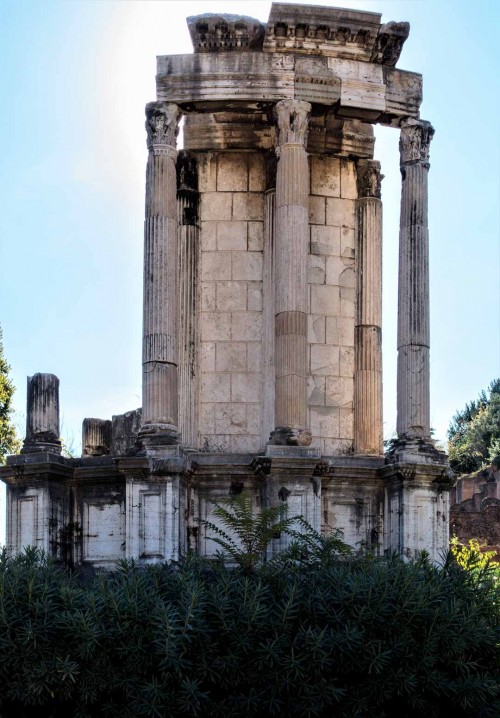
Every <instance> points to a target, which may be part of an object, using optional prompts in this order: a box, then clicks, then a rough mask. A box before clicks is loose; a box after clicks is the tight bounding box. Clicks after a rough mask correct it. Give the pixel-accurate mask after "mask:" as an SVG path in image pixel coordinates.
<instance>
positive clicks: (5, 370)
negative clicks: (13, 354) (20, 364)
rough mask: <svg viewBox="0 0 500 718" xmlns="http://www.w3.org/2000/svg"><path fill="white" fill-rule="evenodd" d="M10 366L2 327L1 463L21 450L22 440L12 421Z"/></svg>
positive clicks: (0, 369) (0, 384) (0, 383)
mask: <svg viewBox="0 0 500 718" xmlns="http://www.w3.org/2000/svg"><path fill="white" fill-rule="evenodd" d="M9 371H10V366H9V365H8V364H7V361H6V359H5V357H4V355H3V343H2V330H1V328H0V464H3V463H4V461H5V457H6V456H7V454H15V453H16V452H17V451H19V447H20V441H19V439H18V437H17V434H16V430H15V428H14V424H13V423H12V411H13V410H12V396H13V394H14V391H15V388H14V384H13V383H12V380H11V379H9Z"/></svg>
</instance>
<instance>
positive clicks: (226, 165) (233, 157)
mask: <svg viewBox="0 0 500 718" xmlns="http://www.w3.org/2000/svg"><path fill="white" fill-rule="evenodd" d="M247 190H248V164H247V156H246V154H243V153H241V152H220V153H219V155H218V162H217V191H218V192H246V191H247Z"/></svg>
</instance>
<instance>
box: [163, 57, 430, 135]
mask: <svg viewBox="0 0 500 718" xmlns="http://www.w3.org/2000/svg"><path fill="white" fill-rule="evenodd" d="M157 68H158V69H157V76H156V87H157V99H158V101H167V102H175V103H177V104H178V105H180V106H181V108H182V109H183V111H184V112H192V111H195V112H214V111H222V110H224V109H225V110H228V109H234V110H238V111H242V112H244V111H255V110H258V109H260V108H263V107H265V106H266V104H267V105H269V103H276V102H279V101H280V100H283V99H296V100H303V101H305V102H310V103H311V104H312V105H318V106H319V107H323V108H324V109H327V108H331V109H332V110H333V111H334V113H335V115H336V117H338V118H353V119H358V120H362V121H365V122H372V123H375V122H379V123H381V124H385V125H392V126H399V124H400V122H401V120H402V119H403V118H406V117H413V118H418V117H419V108H420V103H421V101H422V76H421V75H419V74H418V73H413V72H405V71H404V70H399V69H396V68H393V67H387V66H383V65H378V64H374V63H367V62H359V61H356V60H348V59H343V58H338V57H323V56H320V55H307V56H304V55H297V54H294V53H283V52H273V53H270V52H269V53H264V52H252V51H241V52H237V53H236V52H218V53H205V54H192V55H169V56H160V57H158V64H157Z"/></svg>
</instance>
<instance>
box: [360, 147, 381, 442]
mask: <svg viewBox="0 0 500 718" xmlns="http://www.w3.org/2000/svg"><path fill="white" fill-rule="evenodd" d="M381 180H382V175H381V174H380V163H379V162H376V161H374V160H359V161H358V163H357V184H358V199H357V200H356V214H357V233H358V242H357V244H358V269H357V275H358V286H357V295H358V296H357V302H356V305H357V314H356V326H355V339H354V341H355V373H354V452H355V453H356V454H369V455H375V456H380V455H381V454H382V453H383V443H382V202H381V199H380V183H381Z"/></svg>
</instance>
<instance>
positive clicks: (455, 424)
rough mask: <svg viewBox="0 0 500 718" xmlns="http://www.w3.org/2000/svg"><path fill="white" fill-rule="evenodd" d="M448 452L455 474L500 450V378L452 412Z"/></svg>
mask: <svg viewBox="0 0 500 718" xmlns="http://www.w3.org/2000/svg"><path fill="white" fill-rule="evenodd" d="M448 453H449V456H450V466H451V468H452V469H453V470H454V471H456V472H457V473H458V474H466V473H470V472H472V471H477V470H478V469H480V468H481V467H482V466H484V465H485V464H487V463H491V462H492V461H493V460H494V459H495V456H497V455H498V454H499V453H500V379H495V380H494V381H492V382H491V384H490V385H489V387H488V390H487V392H485V391H482V392H481V393H480V395H479V396H478V398H477V399H475V400H474V399H473V400H472V401H471V402H470V403H468V404H466V405H465V408H464V409H463V410H462V411H458V412H457V413H456V414H455V416H454V417H453V420H452V422H451V424H450V428H449V429H448Z"/></svg>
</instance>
